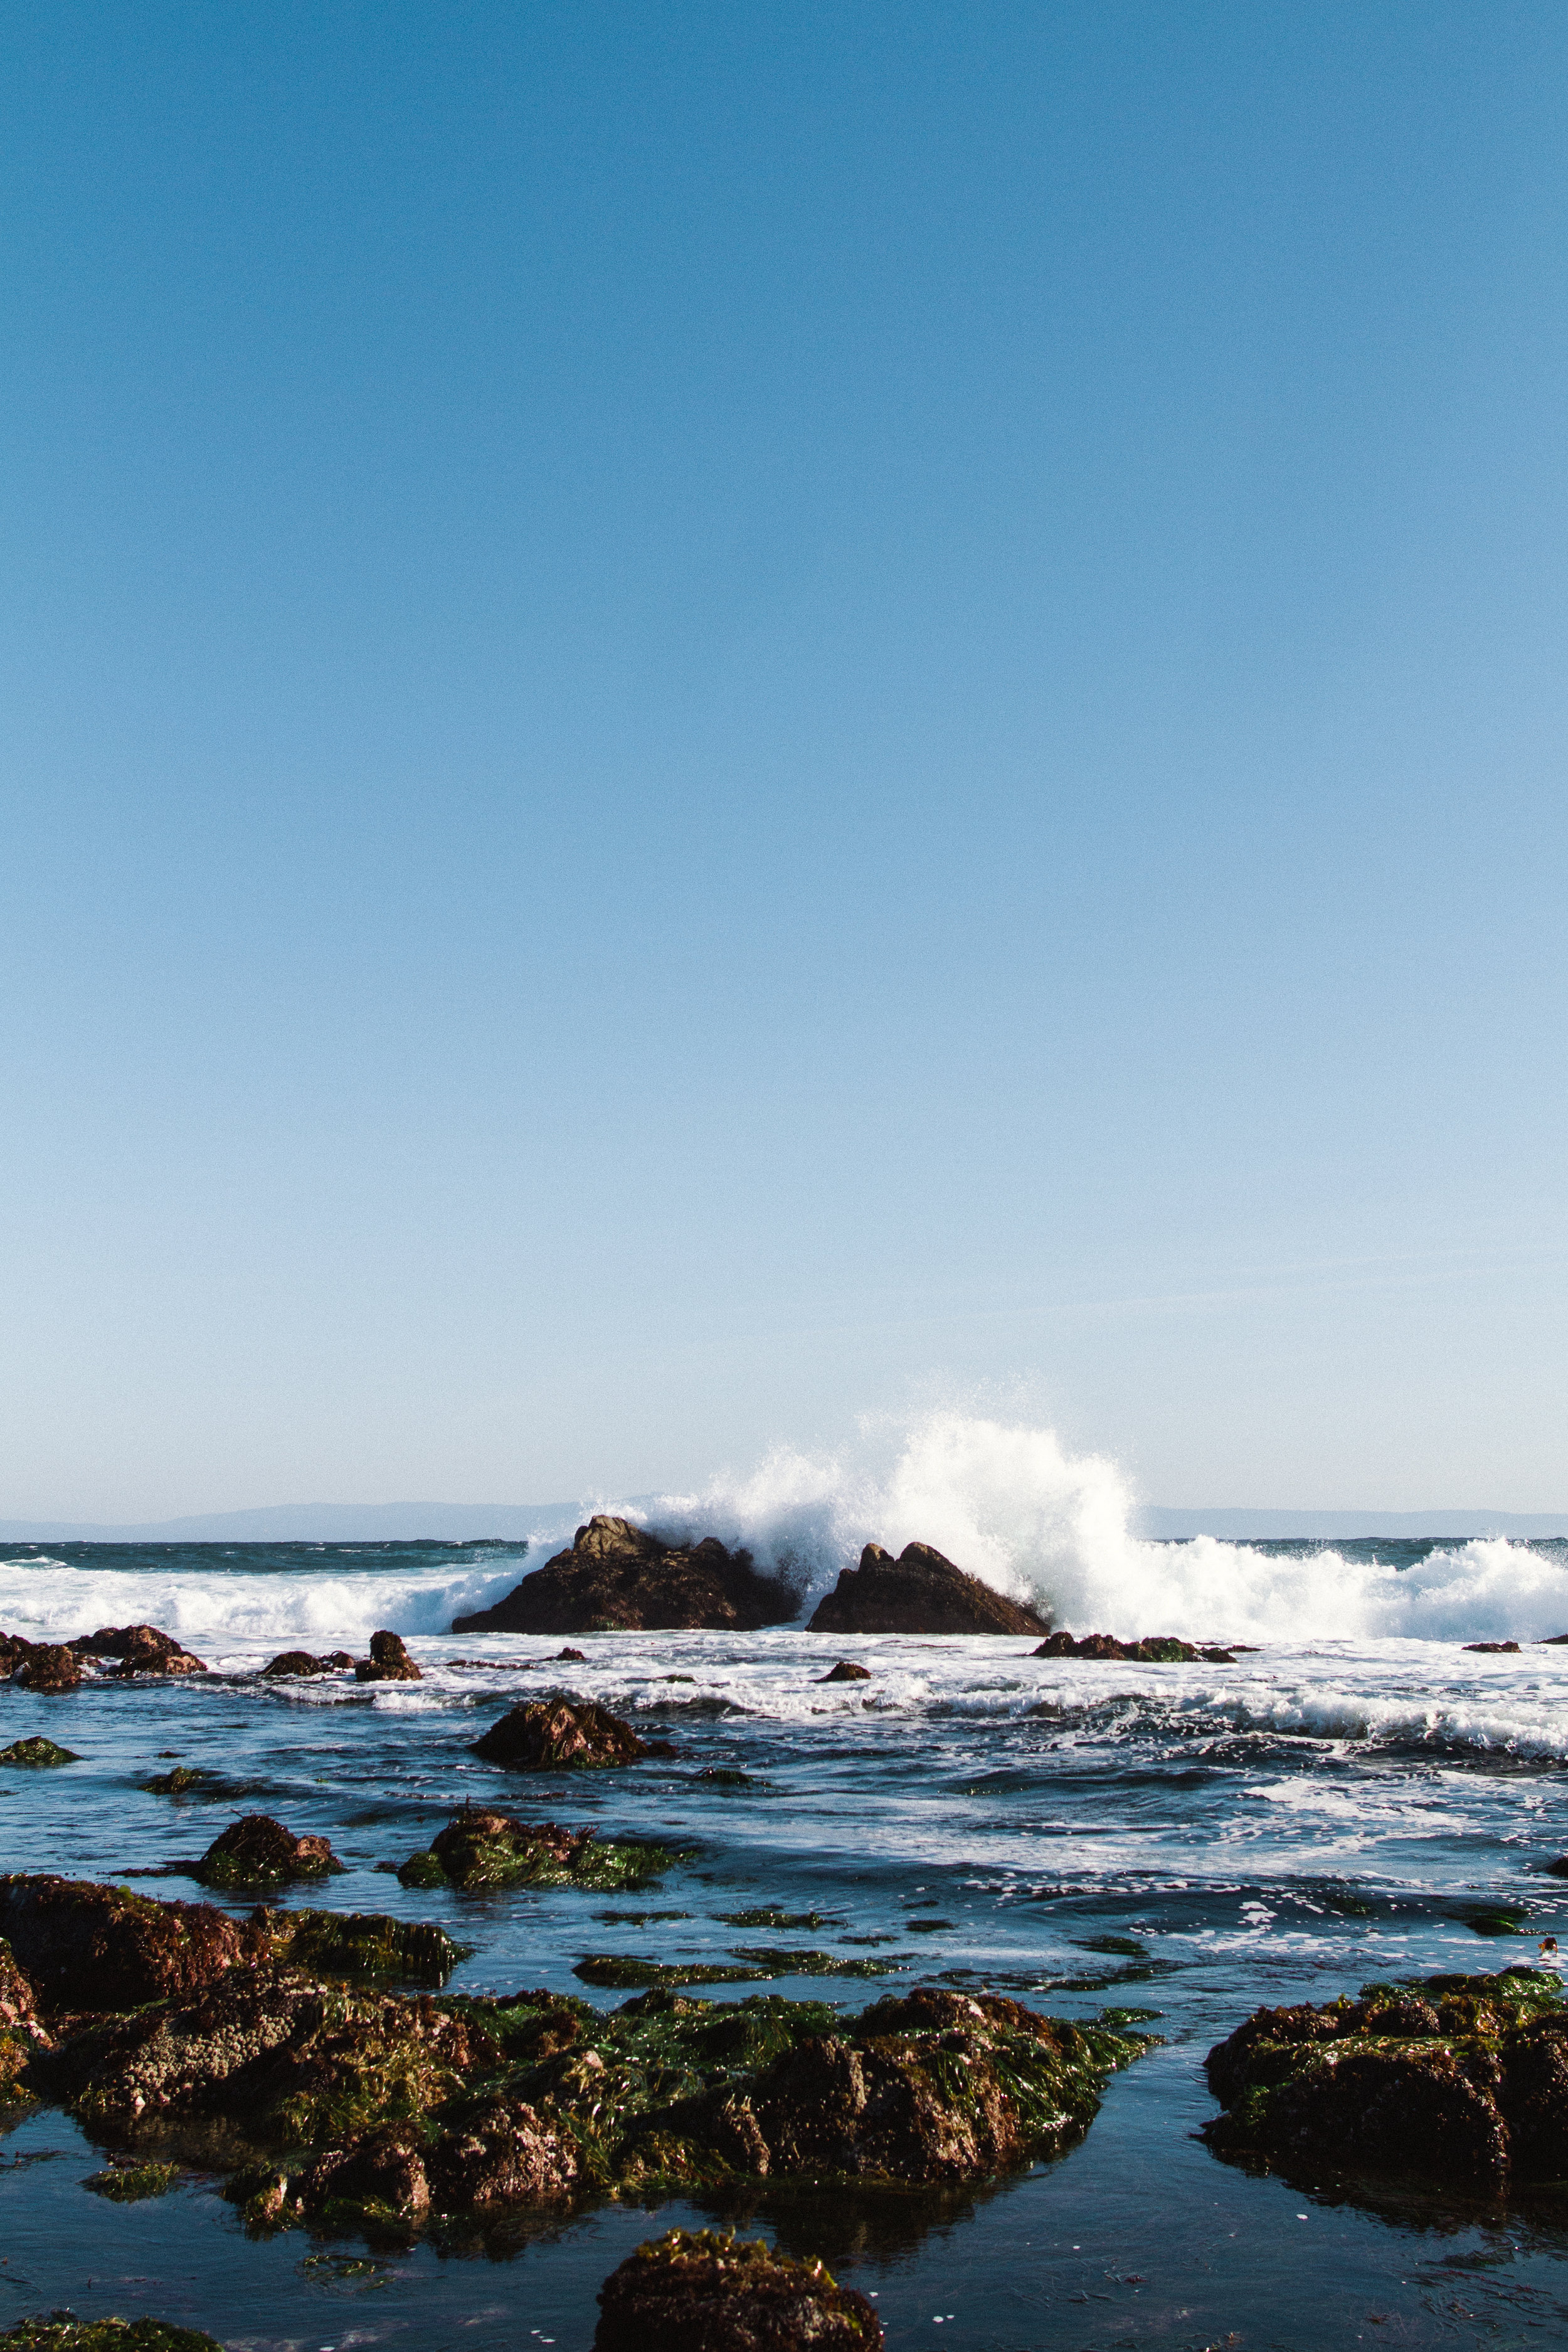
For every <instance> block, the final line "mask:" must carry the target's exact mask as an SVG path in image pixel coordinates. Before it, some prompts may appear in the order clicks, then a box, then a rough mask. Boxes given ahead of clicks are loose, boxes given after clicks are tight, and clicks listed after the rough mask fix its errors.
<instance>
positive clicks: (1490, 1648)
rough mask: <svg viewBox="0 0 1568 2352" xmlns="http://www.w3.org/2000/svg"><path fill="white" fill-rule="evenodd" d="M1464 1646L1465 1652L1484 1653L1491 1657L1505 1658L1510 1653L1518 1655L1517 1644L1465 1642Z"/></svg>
mask: <svg viewBox="0 0 1568 2352" xmlns="http://www.w3.org/2000/svg"><path fill="white" fill-rule="evenodd" d="M1464 1646H1465V1648H1466V1649H1467V1650H1482V1651H1485V1652H1486V1653H1487V1654H1489V1655H1490V1656H1492V1657H1505V1656H1507V1655H1509V1654H1510V1653H1511V1654H1513V1655H1515V1656H1517V1655H1518V1654H1519V1643H1517V1642H1467V1643H1465V1645H1464Z"/></svg>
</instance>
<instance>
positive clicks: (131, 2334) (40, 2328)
mask: <svg viewBox="0 0 1568 2352" xmlns="http://www.w3.org/2000/svg"><path fill="white" fill-rule="evenodd" d="M0 2352H223V2346H222V2345H221V2344H220V2343H219V2342H218V2341H217V2338H216V2336H204V2335H203V2334H202V2333H201V2331H200V2329H199V2328H195V2327H170V2326H167V2325H166V2324H165V2322H164V2321H163V2320H162V2319H79V2318H78V2317H77V2316H76V2314H75V2313H74V2312H70V2311H51V2312H49V2313H48V2314H47V2315H45V2316H42V2317H39V2318H36V2319H21V2320H18V2321H17V2322H16V2326H14V2327H10V2328H8V2329H7V2330H6V2332H5V2335H4V2336H0Z"/></svg>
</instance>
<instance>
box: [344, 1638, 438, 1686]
mask: <svg viewBox="0 0 1568 2352" xmlns="http://www.w3.org/2000/svg"><path fill="white" fill-rule="evenodd" d="M424 1679H425V1677H424V1675H422V1674H421V1673H420V1671H419V1668H418V1667H417V1666H416V1664H415V1663H414V1661H413V1659H412V1658H411V1657H410V1656H409V1654H408V1652H407V1650H406V1648H405V1646H404V1641H403V1636H402V1634H401V1633H385V1632H383V1633H373V1634H372V1635H371V1637H370V1655H369V1657H368V1658H356V1659H355V1661H354V1680H355V1682H356V1683H417V1682H423V1681H424Z"/></svg>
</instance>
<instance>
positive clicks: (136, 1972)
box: [0, 1875, 247, 2010]
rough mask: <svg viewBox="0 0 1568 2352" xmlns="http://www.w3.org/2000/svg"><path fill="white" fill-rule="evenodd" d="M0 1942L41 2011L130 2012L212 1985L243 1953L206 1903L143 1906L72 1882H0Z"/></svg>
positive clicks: (233, 1932)
mask: <svg viewBox="0 0 1568 2352" xmlns="http://www.w3.org/2000/svg"><path fill="white" fill-rule="evenodd" d="M0 1937H5V1941H6V1943H7V1944H8V1945H9V1946H10V1948H11V1951H12V1953H13V1954H14V1956H15V1958H16V1964H17V1966H18V1967H20V1968H21V1969H23V1970H24V1971H25V1973H26V1977H27V1979H28V1982H29V1983H30V1984H31V1986H32V1988H33V1990H34V1993H35V1995H36V1996H37V2000H38V2001H39V2002H40V2003H41V2004H42V2005H44V2006H46V2007H47V2008H50V2009H64V2010H107V2009H113V2010H119V2009H133V2008H135V2007H137V2006H138V2005H139V2004H140V2003H141V2002H143V2001H155V2000H165V1999H169V1998H174V1999H180V1998H183V1997H184V1996H185V1995H187V1994H189V1993H191V1992H194V1991H195V1990H198V1989H199V1988H201V1987H202V1986H204V1985H210V1984H213V1983H215V1982H216V1980H217V1979H218V1978H219V1977H221V1976H222V1975H224V1973H225V1972H226V1970H227V1969H231V1968H233V1966H234V1965H235V1963H236V1962H237V1960H239V1959H240V1958H243V1957H244V1955H245V1953H246V1950H247V1945H246V1942H245V1938H244V1937H243V1935H242V1933H241V1931H240V1929H239V1928H238V1927H236V1925H235V1923H234V1921H233V1920H232V1919H229V1918H227V1917H226V1916H225V1915H224V1913H223V1912H221V1911H219V1910H217V1909H216V1907H215V1906H213V1905H212V1904H210V1903H153V1902H152V1901H150V1900H149V1899H148V1897H147V1896H146V1895H132V1894H131V1893H129V1892H128V1891H127V1889H126V1888H124V1887H122V1886H95V1885H89V1884H88V1883H86V1882H84V1881H82V1880H80V1879H74V1878H55V1877H49V1876H34V1877H27V1876H21V1875H13V1876H11V1877H7V1878H0Z"/></svg>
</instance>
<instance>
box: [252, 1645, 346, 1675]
mask: <svg viewBox="0 0 1568 2352" xmlns="http://www.w3.org/2000/svg"><path fill="white" fill-rule="evenodd" d="M333 1672H334V1668H333V1667H332V1666H331V1664H329V1663H328V1661H327V1660H326V1659H325V1658H318V1657H317V1656H316V1655H315V1654H314V1652H313V1651H310V1650H279V1654H278V1655H277V1656H276V1657H275V1658H268V1662H267V1664H265V1665H264V1666H263V1667H262V1669H261V1675H262V1680H263V1681H264V1682H291V1681H293V1680H295V1679H296V1678H298V1679H299V1680H300V1681H304V1680H305V1678H306V1677H307V1676H309V1675H330V1674H331V1673H333Z"/></svg>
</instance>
